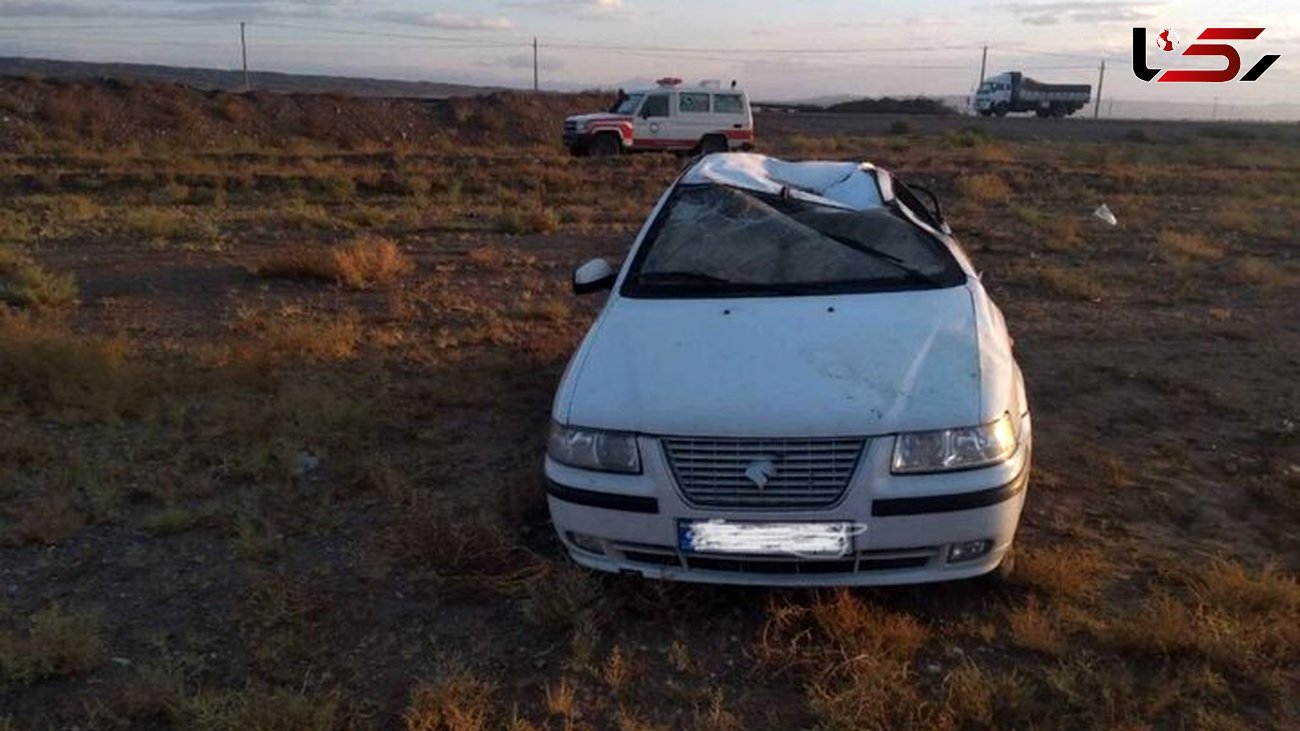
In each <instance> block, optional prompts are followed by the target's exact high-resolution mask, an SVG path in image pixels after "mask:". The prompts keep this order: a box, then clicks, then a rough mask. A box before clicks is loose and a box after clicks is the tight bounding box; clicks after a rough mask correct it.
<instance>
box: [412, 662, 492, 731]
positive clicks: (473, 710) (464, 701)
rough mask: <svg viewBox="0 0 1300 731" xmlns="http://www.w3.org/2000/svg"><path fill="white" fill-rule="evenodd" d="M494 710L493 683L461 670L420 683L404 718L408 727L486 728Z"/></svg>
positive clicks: (429, 730)
mask: <svg viewBox="0 0 1300 731" xmlns="http://www.w3.org/2000/svg"><path fill="white" fill-rule="evenodd" d="M493 711H494V705H493V702H492V685H491V684H490V683H488V682H487V681H485V680H481V679H478V678H475V677H473V676H471V675H469V674H468V673H467V672H465V671H459V672H456V673H453V674H452V675H450V676H449V677H447V678H444V679H442V680H439V681H437V682H423V683H419V684H418V685H416V686H415V690H414V691H413V692H412V693H411V703H410V706H409V707H408V708H407V710H406V713H405V715H404V716H403V718H402V721H403V724H404V728H406V730H407V731H486V729H488V728H490V726H489V721H490V719H491V717H492V716H493Z"/></svg>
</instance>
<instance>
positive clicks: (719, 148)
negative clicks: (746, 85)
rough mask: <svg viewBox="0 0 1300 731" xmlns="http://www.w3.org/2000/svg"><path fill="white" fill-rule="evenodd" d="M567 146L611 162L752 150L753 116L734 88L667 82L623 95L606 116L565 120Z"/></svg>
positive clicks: (716, 83)
mask: <svg viewBox="0 0 1300 731" xmlns="http://www.w3.org/2000/svg"><path fill="white" fill-rule="evenodd" d="M564 146H565V147H567V148H569V151H570V152H572V153H573V154H574V155H579V156H587V155H590V156H592V157H609V156H612V155H619V154H622V153H626V152H644V151H671V152H678V153H687V154H709V153H713V152H728V151H735V150H751V149H753V146H754V116H753V114H752V112H751V111H750V108H749V97H748V96H747V95H746V94H745V92H744V91H743V90H741V89H738V88H736V82H734V81H733V82H731V85H730V86H728V87H726V88H724V87H723V86H722V83H721V82H719V81H716V80H715V81H704V82H701V83H700V84H699V85H698V86H683V85H682V80H681V79H678V78H663V79H660V80H659V81H658V82H656V85H655V86H653V87H651V88H649V89H638V90H634V91H632V92H630V93H629V92H620V94H619V98H618V101H617V102H616V103H615V104H614V106H613V107H612V108H611V109H610V110H609V111H608V112H600V113H596V114H579V115H577V116H573V117H569V118H568V119H566V120H564Z"/></svg>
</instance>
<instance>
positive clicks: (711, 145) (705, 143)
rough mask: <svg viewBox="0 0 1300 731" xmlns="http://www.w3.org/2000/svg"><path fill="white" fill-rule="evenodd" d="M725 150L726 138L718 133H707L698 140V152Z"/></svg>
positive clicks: (710, 153)
mask: <svg viewBox="0 0 1300 731" xmlns="http://www.w3.org/2000/svg"><path fill="white" fill-rule="evenodd" d="M726 151H727V138H726V137H722V136H720V135H709V136H707V137H705V138H704V139H702V140H700V154H701V155H712V154H713V153H715V152H726Z"/></svg>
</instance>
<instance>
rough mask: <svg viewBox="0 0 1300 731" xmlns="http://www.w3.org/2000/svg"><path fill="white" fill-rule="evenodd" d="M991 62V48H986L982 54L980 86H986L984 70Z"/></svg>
mask: <svg viewBox="0 0 1300 731" xmlns="http://www.w3.org/2000/svg"><path fill="white" fill-rule="evenodd" d="M988 61H989V47H988V46H985V47H984V53H982V54H980V85H981V86H982V85H983V84H984V68H985V66H987V65H988Z"/></svg>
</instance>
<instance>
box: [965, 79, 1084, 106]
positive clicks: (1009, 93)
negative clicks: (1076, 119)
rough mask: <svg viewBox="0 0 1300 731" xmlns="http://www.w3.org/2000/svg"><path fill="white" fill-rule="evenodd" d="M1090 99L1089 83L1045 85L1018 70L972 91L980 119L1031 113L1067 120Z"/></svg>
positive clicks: (987, 81)
mask: <svg viewBox="0 0 1300 731" xmlns="http://www.w3.org/2000/svg"><path fill="white" fill-rule="evenodd" d="M1091 98H1092V86H1091V85H1089V84H1044V83H1042V82H1040V81H1034V80H1033V79H1031V78H1029V77H1028V76H1025V75H1024V74H1022V73H1020V72H1019V71H1008V72H1006V73H1002V74H998V75H997V76H994V77H992V78H989V79H986V80H985V81H984V83H982V84H980V87H979V90H978V91H976V92H975V111H976V112H978V113H979V115H980V116H981V117H989V116H998V117H1005V116H1006V115H1007V114H1008V113H1010V112H1033V113H1034V114H1037V115H1038V116H1040V117H1068V116H1069V115H1071V114H1074V113H1075V112H1077V111H1079V110H1080V109H1083V107H1084V106H1085V105H1086V104H1087V103H1088V102H1089V101H1090V100H1091Z"/></svg>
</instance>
